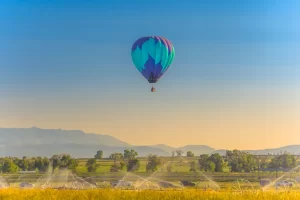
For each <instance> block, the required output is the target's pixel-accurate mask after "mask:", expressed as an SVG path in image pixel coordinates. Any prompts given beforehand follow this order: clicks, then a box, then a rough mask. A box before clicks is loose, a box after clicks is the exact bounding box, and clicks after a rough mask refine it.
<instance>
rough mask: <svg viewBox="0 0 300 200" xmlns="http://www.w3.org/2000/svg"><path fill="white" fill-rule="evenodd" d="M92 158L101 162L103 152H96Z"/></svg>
mask: <svg viewBox="0 0 300 200" xmlns="http://www.w3.org/2000/svg"><path fill="white" fill-rule="evenodd" d="M94 157H95V159H99V160H101V159H102V157H103V151H101V150H99V151H97V153H96V155H95V156H94Z"/></svg>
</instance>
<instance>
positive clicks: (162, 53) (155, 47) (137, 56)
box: [131, 36, 175, 92]
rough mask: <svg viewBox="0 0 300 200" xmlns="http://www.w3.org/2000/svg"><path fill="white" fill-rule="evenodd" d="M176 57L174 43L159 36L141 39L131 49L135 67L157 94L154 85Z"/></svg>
mask: <svg viewBox="0 0 300 200" xmlns="http://www.w3.org/2000/svg"><path fill="white" fill-rule="evenodd" d="M174 56H175V49H174V47H173V45H172V43H171V42H170V41H169V40H168V39H166V38H164V37H159V36H147V37H142V38H139V39H138V40H136V41H135V43H134V44H133V45H132V49H131V57H132V61H133V63H134V65H135V67H136V68H137V69H138V70H139V72H140V73H141V74H142V75H143V76H144V77H145V78H146V79H147V80H148V82H149V83H151V84H152V88H151V92H155V88H154V83H157V81H158V80H159V79H160V78H161V77H162V76H163V75H164V73H165V72H166V71H167V69H168V68H169V66H170V65H171V63H172V61H173V59H174Z"/></svg>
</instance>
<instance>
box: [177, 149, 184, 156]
mask: <svg viewBox="0 0 300 200" xmlns="http://www.w3.org/2000/svg"><path fill="white" fill-rule="evenodd" d="M183 153H184V151H183V150H181V149H177V150H176V154H177V156H178V157H181V156H182V154H183Z"/></svg>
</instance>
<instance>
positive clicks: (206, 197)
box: [0, 189, 300, 200]
mask: <svg viewBox="0 0 300 200" xmlns="http://www.w3.org/2000/svg"><path fill="white" fill-rule="evenodd" d="M0 199H1V200H2V199H8V200H21V199H27V200H42V199H51V200H56V199H59V200H68V199H75V200H81V199H86V200H93V199H97V200H101V199H104V200H112V199H117V200H127V199H128V200H129V199H130V200H136V199H141V200H154V199H155V200H166V199H170V200H185V199H186V200H197V199H199V200H200V199H201V200H252V199H253V200H299V199H300V192H299V191H284V192H276V191H268V192H262V191H245V192H240V193H237V192H231V191H220V192H216V191H201V190H192V189H186V190H182V191H150V190H144V191H125V190H110V189H100V190H82V191H80V190H53V189H47V190H39V189H23V190H22V189H1V190H0Z"/></svg>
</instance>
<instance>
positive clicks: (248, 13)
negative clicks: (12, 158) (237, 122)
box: [0, 0, 300, 143]
mask: <svg viewBox="0 0 300 200" xmlns="http://www.w3.org/2000/svg"><path fill="white" fill-rule="evenodd" d="M299 21H300V3H299V1H296V0H295V1H292V0H273V1H271V0H270V1H267V0H261V1H258V0H253V1H246V0H245V1H237V0H236V1H233V0H227V1H224V0H212V1H208V0H205V1H204V0H202V1H201V0H199V1H191V0H185V1H176V0H173V1H167V0H152V1H141V0H139V1H132V0H128V1H120V0H115V1H113V0H110V1H108V0H102V1H89V2H87V1H83V0H73V1H67V0H53V1H33V0H28V1H21V0H19V1H15V0H7V1H2V2H1V4H0V26H1V29H0V42H1V45H0V60H1V62H0V95H1V100H0V103H1V106H0V108H1V109H2V111H5V112H2V115H1V114H0V117H2V118H3V119H4V118H5V117H7V116H8V115H10V116H13V119H14V120H12V121H13V122H11V123H8V121H9V120H8V121H5V120H4V121H3V122H2V123H0V125H1V126H31V125H35V126H42V124H43V123H41V124H39V122H38V120H36V118H35V117H37V116H44V117H45V120H50V121H51V120H52V121H53V122H55V119H54V118H55V116H56V115H58V112H62V113H72V114H74V115H81V114H82V113H84V112H89V113H90V115H91V116H94V115H93V111H95V107H97V108H99V110H101V109H102V110H106V109H107V110H106V114H104V113H103V115H97V117H98V118H99V120H100V119H104V118H105V115H108V114H111V115H113V116H122V115H134V112H135V114H136V115H138V114H140V115H146V116H147V117H145V120H146V121H147V120H150V121H151V119H153V118H154V116H155V115H154V114H151V112H147V108H149V109H156V110H157V111H156V114H157V113H159V112H167V110H175V109H177V108H178V107H181V108H182V110H181V111H180V112H185V111H184V110H190V111H191V110H197V111H199V113H196V114H195V113H194V114H193V116H194V115H195V116H196V118H197V116H198V117H199V116H201V115H202V114H201V112H200V111H201V110H206V109H210V108H216V107H218V109H221V108H222V107H224V108H227V107H228V106H230V105H231V106H232V105H234V104H236V103H241V102H242V104H247V105H250V104H251V105H252V103H253V102H266V103H264V104H263V105H266V104H270V102H272V101H276V100H275V99H276V97H278V96H282V95H285V96H286V99H282V98H280V101H283V103H284V102H285V101H287V100H288V101H296V100H300V98H299V96H300V95H299V92H298V91H299V86H300V85H299V76H300V67H299V63H300V56H299V52H300V51H299V50H300V25H299ZM145 35H160V36H164V37H167V38H169V39H170V40H171V41H172V43H173V44H174V47H175V50H176V56H175V59H174V62H173V64H172V66H171V70H169V71H168V72H167V73H166V74H165V75H164V77H163V78H162V79H161V80H160V82H159V83H158V84H157V93H156V94H152V93H150V92H149V89H150V86H149V85H148V83H147V81H146V80H145V79H144V78H143V77H142V76H141V75H140V74H139V73H138V72H137V70H136V69H135V68H134V66H133V64H132V61H131V57H130V49H131V45H132V44H133V42H134V41H135V40H136V39H137V38H139V37H142V36H145ZM287 88H288V90H287ZM275 103H276V102H275ZM257 104H258V103H255V104H253V106H257ZM189 105H194V106H196V107H197V108H192V107H190V106H189ZM293 105H294V104H293ZM141 107H143V108H144V107H147V108H145V109H144V110H143V111H144V112H138V111H133V110H134V109H136V108H141ZM124 109H125V110H126V112H125V111H124V112H121V111H116V110H124ZM149 111H150V110H149ZM207 112H209V111H207ZM45 113H48V117H46V116H45ZM112 113H113V114H112ZM145 113H147V114H145ZM149 113H150V114H149ZM185 114H186V115H189V114H188V113H185ZM25 115H26V116H27V117H28V118H32V119H31V121H30V123H33V124H29V122H28V123H25V122H24V123H23V122H22V123H21V122H20V121H22V119H23V118H22V117H24V116H25ZM50 115H51V116H52V117H53V118H51V117H49V116H50ZM20 116H21V117H20ZM31 116H32V117H31ZM33 116H35V117H33ZM65 117H66V118H67V115H65ZM40 118H41V117H40ZM110 119H111V120H113V121H114V119H113V117H112V118H110ZM119 120H120V121H121V120H122V118H120V119H119ZM120 123H121V122H120ZM145 123H146V122H145ZM27 124H28V125H27ZM69 124H70V125H66V126H64V125H61V124H59V125H57V126H63V127H57V128H64V127H65V128H70V127H71V122H70V123H69ZM45 126H47V125H45ZM49 126H50V125H49ZM52 126H54V125H51V127H52ZM107 126H108V125H107ZM74 128H81V129H84V130H85V129H87V130H89V131H93V132H98V133H101V132H102V131H103V130H102V129H101V128H100V127H98V128H94V129H92V128H89V127H88V125H82V126H80V127H77V126H75V125H74ZM104 130H106V131H108V132H110V133H111V132H112V133H111V134H114V131H113V130H112V129H104ZM127 131H130V128H128V130H127ZM135 131H136V130H132V132H135ZM116 132H117V131H116ZM136 134H138V133H136ZM115 135H116V136H118V137H121V136H122V133H115ZM124 137H125V136H124ZM163 142H164V141H162V142H159V141H157V143H163ZM144 143H145V141H144Z"/></svg>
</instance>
